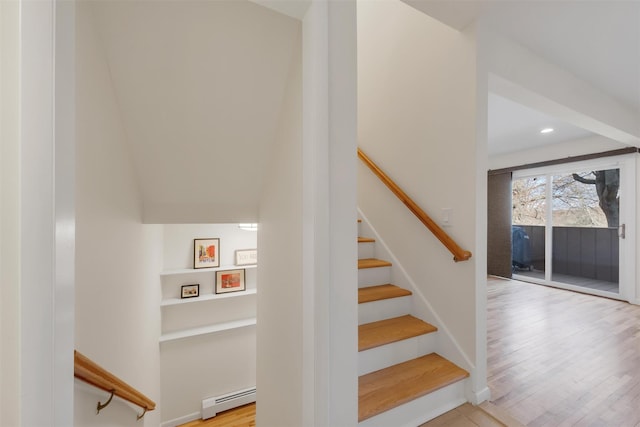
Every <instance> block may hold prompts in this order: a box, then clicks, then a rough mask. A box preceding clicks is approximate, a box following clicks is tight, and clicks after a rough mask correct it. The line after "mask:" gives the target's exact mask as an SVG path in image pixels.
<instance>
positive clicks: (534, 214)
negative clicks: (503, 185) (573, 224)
mask: <svg viewBox="0 0 640 427" xmlns="http://www.w3.org/2000/svg"><path fill="white" fill-rule="evenodd" d="M546 184H547V179H546V177H544V176H538V177H528V178H519V179H514V180H513V184H512V193H513V195H512V201H513V212H512V224H513V226H512V230H511V243H512V252H511V264H512V268H513V272H514V273H515V274H521V275H526V276H529V277H535V278H538V279H544V271H545V252H544V249H545V229H544V225H545V223H546V219H545V218H546Z"/></svg>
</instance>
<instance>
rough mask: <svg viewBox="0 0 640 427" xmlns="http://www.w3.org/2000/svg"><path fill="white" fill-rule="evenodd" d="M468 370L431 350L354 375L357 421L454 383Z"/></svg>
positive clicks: (463, 377)
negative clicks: (382, 367) (425, 353)
mask: <svg viewBox="0 0 640 427" xmlns="http://www.w3.org/2000/svg"><path fill="white" fill-rule="evenodd" d="M468 376H469V373H468V372H467V371H465V370H464V369H462V368H460V367H458V366H457V365H455V364H453V363H451V362H450V361H448V360H447V359H445V358H443V357H442V356H440V355H438V354H436V353H431V354H428V355H426V356H422V357H418V358H416V359H412V360H409V361H407V362H404V363H399V364H397V365H393V366H390V367H388V368H384V369H381V370H379V371H375V372H371V373H369V374H366V375H362V376H361V377H360V378H359V379H358V421H364V420H366V419H368V418H371V417H373V416H376V415H378V414H381V413H382V412H385V411H388V410H390V409H393V408H395V407H397V406H400V405H402V404H404V403H407V402H410V401H412V400H414V399H417V398H419V397H422V396H425V395H426V394H429V393H431V392H434V391H436V390H439V389H441V388H443V387H446V386H448V385H451V384H453V383H456V382H458V381H460V380H463V379H465V378H467V377H468Z"/></svg>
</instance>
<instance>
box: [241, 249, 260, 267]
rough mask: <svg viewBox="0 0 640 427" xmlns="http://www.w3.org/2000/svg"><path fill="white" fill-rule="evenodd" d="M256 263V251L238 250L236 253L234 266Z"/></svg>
mask: <svg viewBox="0 0 640 427" xmlns="http://www.w3.org/2000/svg"><path fill="white" fill-rule="evenodd" d="M257 263H258V250H257V249H238V250H237V251H236V265H255V264H257Z"/></svg>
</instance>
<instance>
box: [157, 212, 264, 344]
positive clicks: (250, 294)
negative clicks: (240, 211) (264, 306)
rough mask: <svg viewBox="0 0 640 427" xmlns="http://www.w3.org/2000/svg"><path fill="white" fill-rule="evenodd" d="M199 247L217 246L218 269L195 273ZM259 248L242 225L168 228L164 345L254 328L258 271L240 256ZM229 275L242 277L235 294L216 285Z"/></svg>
mask: <svg viewBox="0 0 640 427" xmlns="http://www.w3.org/2000/svg"><path fill="white" fill-rule="evenodd" d="M201 241H214V242H215V246H216V247H215V250H216V251H217V253H216V257H217V258H218V259H216V264H218V265H219V266H218V267H215V268H194V267H197V263H194V257H196V258H197V253H198V252H197V251H198V245H197V243H198V242H201ZM256 247H257V232H256V230H255V229H251V230H245V229H242V228H240V227H238V224H171V225H165V226H164V260H165V262H164V267H165V269H164V270H163V271H162V272H161V273H160V278H161V286H162V301H161V303H160V307H161V316H162V326H161V329H162V332H161V336H160V342H161V343H163V342H167V341H173V340H179V339H186V338H189V337H194V336H199V335H205V334H213V333H217V332H222V331H228V330H232V329H237V328H244V327H248V326H252V325H255V323H256V293H257V265H256V264H248V265H247V264H246V258H242V257H240V258H239V257H238V256H237V255H238V251H240V253H241V254H242V253H252V252H251V251H253V250H255V248H256ZM238 264H241V265H238ZM227 275H229V276H230V277H234V278H236V279H240V277H241V278H242V286H238V290H237V291H236V290H234V289H233V288H229V289H221V288H220V286H219V287H218V289H217V291H216V282H217V281H221V278H223V277H225V276H227ZM196 285H197V286H196ZM185 286H186V287H187V288H186V289H187V291H186V292H187V293H186V294H185V293H183V289H185V288H183V287H185ZM222 291H224V293H221V292H222Z"/></svg>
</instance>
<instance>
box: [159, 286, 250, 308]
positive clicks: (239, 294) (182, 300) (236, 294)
mask: <svg viewBox="0 0 640 427" xmlns="http://www.w3.org/2000/svg"><path fill="white" fill-rule="evenodd" d="M257 292H258V290H257V289H247V290H246V291H238V292H228V293H226V294H207V295H201V296H199V297H195V298H169V299H166V300H163V301H162V302H161V303H160V306H161V307H166V306H170V305H177V304H187V303H191V302H201V301H211V300H216V299H224V298H234V297H244V296H247V295H255V294H256V293H257Z"/></svg>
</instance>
